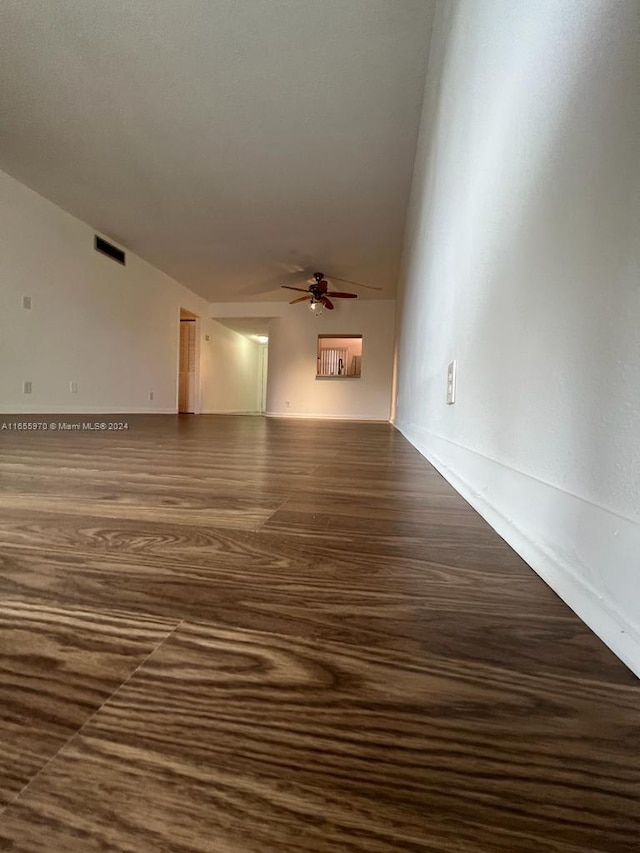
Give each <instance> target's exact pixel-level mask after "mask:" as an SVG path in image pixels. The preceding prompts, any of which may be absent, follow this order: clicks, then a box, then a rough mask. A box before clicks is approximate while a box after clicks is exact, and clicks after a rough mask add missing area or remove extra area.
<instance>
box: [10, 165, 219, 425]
mask: <svg viewBox="0 0 640 853" xmlns="http://www.w3.org/2000/svg"><path fill="white" fill-rule="evenodd" d="M93 237H94V231H93V230H92V229H91V228H90V227H89V226H88V225H85V224H84V223H83V222H81V221H80V220H78V219H75V218H74V217H72V216H70V215H69V214H68V213H66V212H65V211H63V210H61V209H60V208H59V207H56V206H55V205H54V204H52V203H51V202H49V201H47V200H46V199H44V198H42V196H39V195H37V194H36V193H34V192H32V191H31V190H29V189H27V187H25V186H23V185H22V184H20V183H18V182H17V181H15V180H14V179H13V178H11V177H9V176H8V175H6V174H4V173H2V172H0V240H1V241H2V248H1V251H0V411H3V412H16V413H18V412H74V411H76V412H92V411H93V412H140V411H156V412H162V411H165V412H173V411H175V410H176V395H177V359H178V334H179V311H180V306H183V307H185V308H188V309H189V310H191V311H193V312H194V313H196V314H200V315H204V314H205V312H206V309H207V304H206V302H205V301H204V300H202V299H200V298H199V297H197V296H196V295H195V294H193V293H191V292H190V291H189V290H187V289H186V288H184V287H182V286H181V285H179V284H178V283H177V282H175V281H173V280H172V279H170V278H169V277H168V276H166V275H164V274H163V273H161V272H159V271H158V270H156V269H154V268H153V267H152V266H150V265H149V264H147V263H145V262H144V261H142V260H140V259H139V258H137V257H136V256H135V255H134V254H133V253H131V252H127V262H126V266H124V267H123V266H121V265H120V264H118V263H116V262H114V261H112V260H111V259H109V258H107V257H105V256H104V255H101V254H99V253H97V252H96V251H94V248H93ZM24 295H26V296H31V298H32V308H31V310H25V309H24V308H23V307H22V297H23V296H24ZM201 326H202V324H201ZM202 328H203V329H204V326H202ZM25 380H30V381H31V382H32V388H33V391H32V394H31V395H26V394H23V392H22V387H23V382H24V381H25ZM71 381H73V382H77V383H78V393H77V394H72V393H71V392H70V390H69V384H70V382H71ZM150 391H153V395H154V399H153V401H150V400H149V392H150Z"/></svg>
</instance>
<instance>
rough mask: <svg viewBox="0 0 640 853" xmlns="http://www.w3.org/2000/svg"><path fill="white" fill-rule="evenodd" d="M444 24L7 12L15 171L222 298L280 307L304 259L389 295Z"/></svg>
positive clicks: (215, 6)
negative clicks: (285, 283)
mask: <svg viewBox="0 0 640 853" xmlns="http://www.w3.org/2000/svg"><path fill="white" fill-rule="evenodd" d="M432 14H433V0H135V1H134V2H132V0H55V2H54V0H2V2H1V3H0V75H1V85H2V91H1V95H2V114H1V115H0V168H2V169H4V170H5V171H7V172H9V174H11V175H13V176H14V177H16V178H17V179H18V180H20V181H22V182H23V183H25V184H27V186H30V187H32V188H33V189H35V190H36V191H37V192H39V193H41V194H42V195H44V196H46V197H47V198H49V199H51V200H52V201H54V202H55V203H56V204H58V205H60V206H61V207H63V208H65V209H66V210H68V211H70V212H71V213H73V214H74V215H76V216H78V217H79V218H80V219H83V220H84V221H85V222H88V223H90V224H91V225H92V226H93V227H94V228H96V229H97V230H99V231H101V232H103V233H105V234H107V235H108V236H110V237H111V238H112V239H113V240H114V241H117V242H118V243H120V244H122V245H123V246H125V247H126V248H128V249H130V250H131V251H133V252H135V253H136V254H138V255H140V256H141V257H143V258H145V259H146V260H148V261H149V262H150V263H152V264H154V265H155V266H156V267H158V268H160V269H161V270H164V271H165V272H167V273H168V274H169V275H171V276H173V277H174V278H176V279H177V280H178V281H181V282H182V283H183V284H185V285H187V286H188V287H190V288H192V289H193V290H195V291H196V292H198V293H200V294H201V295H202V296H204V297H205V298H207V299H210V300H212V301H225V300H233V301H238V300H242V299H244V298H256V296H257V298H260V299H261V300H264V299H265V298H267V299H269V298H280V297H284V296H286V292H285V291H280V290H278V285H279V283H280V281H281V280H283V279H282V276H283V275H284V276H285V279H284V280H286V270H287V269H292V268H294V267H295V266H296V265H301V266H305V267H306V266H308V267H309V268H310V269H315V268H320V269H322V270H323V271H325V272H327V273H329V274H330V273H332V272H333V274H334V275H338V276H342V277H344V278H349V279H355V280H357V281H362V282H365V283H368V284H372V285H377V286H379V287H383V288H384V290H383V291H381V292H375V291H371V290H369V291H366V290H365V291H361V293H360V295H361V296H362V297H376V296H380V297H387V298H388V297H389V296H390V295H393V290H394V287H395V279H396V275H397V270H398V264H399V257H400V251H401V245H402V232H403V227H404V218H405V212H406V207H407V202H408V195H409V188H410V181H411V172H412V167H413V157H414V152H415V145H416V138H417V131H418V123H419V119H420V108H421V100H422V91H423V85H424V74H425V62H426V52H427V46H428V40H429V31H430V27H431V19H432ZM264 291H268V292H267V293H266V294H265V292H264ZM254 294H255V295H256V296H254Z"/></svg>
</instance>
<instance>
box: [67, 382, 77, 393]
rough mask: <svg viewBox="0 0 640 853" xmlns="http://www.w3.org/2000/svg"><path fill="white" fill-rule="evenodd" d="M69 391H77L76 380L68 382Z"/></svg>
mask: <svg viewBox="0 0 640 853" xmlns="http://www.w3.org/2000/svg"><path fill="white" fill-rule="evenodd" d="M69 391H71V393H72V394H77V393H78V383H77V382H70V383H69Z"/></svg>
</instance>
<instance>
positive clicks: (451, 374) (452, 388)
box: [447, 361, 458, 406]
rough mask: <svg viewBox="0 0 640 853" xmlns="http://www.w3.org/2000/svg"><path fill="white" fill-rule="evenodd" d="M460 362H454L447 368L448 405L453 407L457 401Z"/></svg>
mask: <svg viewBox="0 0 640 853" xmlns="http://www.w3.org/2000/svg"><path fill="white" fill-rule="evenodd" d="M457 367H458V362H457V361H452V362H450V364H449V367H448V368H447V405H449V406H452V405H453V404H454V403H455V401H456V373H457Z"/></svg>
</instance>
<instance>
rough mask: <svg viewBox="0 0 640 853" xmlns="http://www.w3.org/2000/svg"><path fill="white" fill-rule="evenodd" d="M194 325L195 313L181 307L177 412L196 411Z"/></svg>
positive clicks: (195, 339) (195, 320) (195, 340)
mask: <svg viewBox="0 0 640 853" xmlns="http://www.w3.org/2000/svg"><path fill="white" fill-rule="evenodd" d="M196 325H197V317H196V315H195V314H192V313H191V312H190V311H187V310H185V309H184V308H181V309H180V348H179V357H178V412H179V413H181V414H194V413H195V411H196V402H197V401H196V376H197V370H196V365H197V358H196V342H197V335H196Z"/></svg>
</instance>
